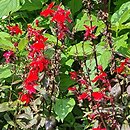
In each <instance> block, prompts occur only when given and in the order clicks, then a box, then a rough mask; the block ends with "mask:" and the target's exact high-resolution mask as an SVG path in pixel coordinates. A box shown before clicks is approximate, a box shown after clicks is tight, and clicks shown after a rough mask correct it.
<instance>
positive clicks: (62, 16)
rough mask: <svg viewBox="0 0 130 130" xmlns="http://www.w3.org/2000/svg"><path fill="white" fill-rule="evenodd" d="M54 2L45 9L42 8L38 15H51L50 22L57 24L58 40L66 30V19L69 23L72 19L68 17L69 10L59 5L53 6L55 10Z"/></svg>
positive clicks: (62, 37)
mask: <svg viewBox="0 0 130 130" xmlns="http://www.w3.org/2000/svg"><path fill="white" fill-rule="evenodd" d="M53 6H54V2H52V3H51V4H49V5H48V7H47V9H45V10H43V11H42V12H41V13H40V15H41V16H43V17H48V16H51V17H52V19H51V22H54V23H56V26H57V32H56V33H57V36H58V39H59V40H62V39H64V36H65V34H66V32H68V31H69V30H68V28H67V26H66V23H65V22H66V21H67V22H69V23H71V22H72V20H71V19H70V18H69V15H70V10H64V9H62V8H61V6H60V5H59V6H55V7H54V8H57V10H53V9H52V8H53Z"/></svg>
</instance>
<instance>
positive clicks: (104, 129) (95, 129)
mask: <svg viewBox="0 0 130 130" xmlns="http://www.w3.org/2000/svg"><path fill="white" fill-rule="evenodd" d="M92 130H107V129H106V128H100V127H97V128H93V129H92Z"/></svg>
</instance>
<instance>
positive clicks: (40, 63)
mask: <svg viewBox="0 0 130 130" xmlns="http://www.w3.org/2000/svg"><path fill="white" fill-rule="evenodd" d="M28 38H29V40H31V41H32V42H33V44H31V45H30V48H29V54H28V57H29V59H31V63H30V66H29V67H30V68H29V69H30V71H29V73H28V75H27V77H26V79H25V81H24V83H23V85H24V89H25V90H26V91H27V93H26V94H22V95H21V98H20V100H21V101H22V102H23V101H25V102H26V103H29V101H30V99H29V98H30V97H32V94H33V93H36V89H35V87H36V86H37V85H38V84H37V81H38V79H39V73H40V72H42V71H44V70H46V69H47V66H48V64H49V61H48V60H47V59H46V58H45V57H44V55H43V51H44V47H45V42H46V40H47V38H45V37H44V36H43V35H42V34H41V31H40V30H36V29H33V28H32V27H31V26H28ZM28 95H29V96H28ZM30 95H31V96H30Z"/></svg>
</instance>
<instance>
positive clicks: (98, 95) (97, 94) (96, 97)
mask: <svg viewBox="0 0 130 130" xmlns="http://www.w3.org/2000/svg"><path fill="white" fill-rule="evenodd" d="M92 97H93V98H94V100H95V101H101V100H102V99H103V97H104V94H103V93H102V92H93V93H92Z"/></svg>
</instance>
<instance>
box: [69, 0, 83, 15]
mask: <svg viewBox="0 0 130 130" xmlns="http://www.w3.org/2000/svg"><path fill="white" fill-rule="evenodd" d="M67 6H68V7H69V8H70V10H71V12H72V14H75V13H76V12H78V11H79V10H80V9H81V8H82V0H70V1H69V2H68V4H67Z"/></svg>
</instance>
